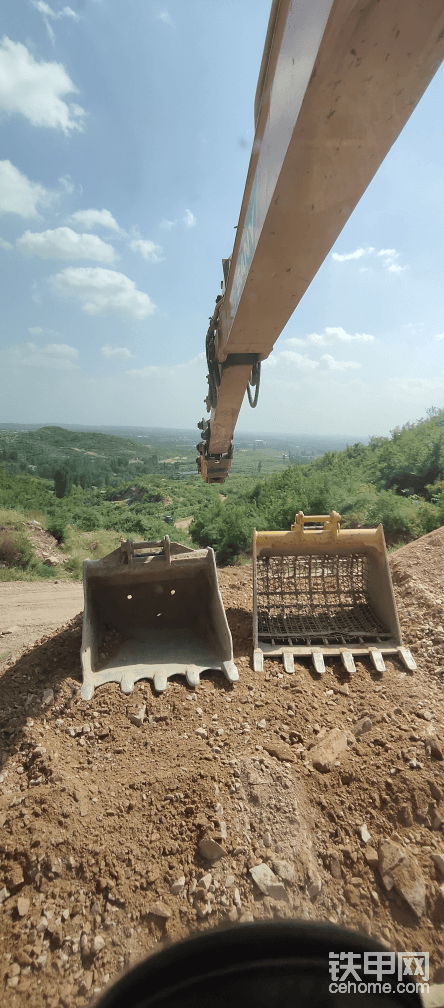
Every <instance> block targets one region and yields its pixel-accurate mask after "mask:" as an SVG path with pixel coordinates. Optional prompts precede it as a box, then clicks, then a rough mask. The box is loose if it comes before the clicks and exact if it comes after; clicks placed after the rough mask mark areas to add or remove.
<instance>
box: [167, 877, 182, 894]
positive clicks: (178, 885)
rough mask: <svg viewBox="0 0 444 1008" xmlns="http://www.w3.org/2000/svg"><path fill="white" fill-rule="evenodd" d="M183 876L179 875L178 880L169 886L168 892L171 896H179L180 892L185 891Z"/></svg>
mask: <svg viewBox="0 0 444 1008" xmlns="http://www.w3.org/2000/svg"><path fill="white" fill-rule="evenodd" d="M185 882H186V879H185V875H181V876H180V878H178V879H176V881H175V882H173V884H172V885H171V886H170V892H171V893H172V894H173V896H179V895H180V893H181V892H183V890H184V889H185Z"/></svg>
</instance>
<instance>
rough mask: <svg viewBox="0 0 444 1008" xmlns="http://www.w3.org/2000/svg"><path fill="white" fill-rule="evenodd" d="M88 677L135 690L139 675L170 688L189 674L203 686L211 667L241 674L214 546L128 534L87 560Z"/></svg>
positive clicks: (89, 686) (86, 685)
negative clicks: (132, 539)
mask: <svg viewBox="0 0 444 1008" xmlns="http://www.w3.org/2000/svg"><path fill="white" fill-rule="evenodd" d="M83 587H84V599H85V604H84V614H83V635H82V651H81V658H82V669H83V685H82V689H81V696H82V699H83V700H90V699H91V697H92V695H93V693H94V689H95V687H96V686H99V685H101V684H102V683H107V682H118V683H120V688H121V690H122V692H123V693H131V692H132V690H133V689H134V683H135V682H136V681H137V680H138V679H152V680H153V683H154V689H155V690H156V691H157V692H159V693H160V692H162V691H163V690H165V689H166V687H167V684H168V678H169V677H170V676H173V675H177V674H182V675H185V676H186V679H187V682H188V684H189V685H190V686H197V685H198V683H199V675H200V673H201V672H203V671H205V670H206V669H222V671H223V672H224V674H225V676H226V678H227V679H228V680H229V682H236V681H237V680H238V678H239V675H238V672H237V669H236V666H235V664H234V661H233V644H232V639H231V634H230V630H229V627H228V623H227V618H226V615H225V610H224V607H223V603H222V598H221V594H220V591H219V586H218V581H217V572H216V563H215V559H214V553H213V550H212V549H203V550H192V549H189V548H188V547H186V546H182V545H181V544H180V543H171V542H170V540H169V538H168V536H165V538H164V539H163V540H162V541H161V542H155V543H150V542H140V543H132V542H129V541H124V542H122V543H121V545H120V546H119V548H118V549H116V550H114V552H113V553H109V554H108V556H106V557H103V559H102V560H85V561H84V564H83Z"/></svg>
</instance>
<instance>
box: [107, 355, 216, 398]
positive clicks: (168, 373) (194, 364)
mask: <svg viewBox="0 0 444 1008" xmlns="http://www.w3.org/2000/svg"><path fill="white" fill-rule="evenodd" d="M205 367H206V355H205V353H199V354H196V357H193V358H192V359H191V360H190V361H186V362H185V363H182V364H164V365H163V366H162V367H160V366H159V365H158V364H146V365H145V367H143V368H131V370H128V371H127V372H126V374H128V375H130V376H131V377H132V378H152V377H154V375H156V374H157V373H158V372H159V371H161V372H162V374H164V375H165V378H170V379H172V380H177V381H178V382H179V384H178V386H177V388H178V391H179V389H181V388H183V372H184V371H187V370H190V371H191V372H192V373H193V374H194V375H196V374H197V375H200V376H202V377H203V375H204V373H205ZM157 387H158V382H156V388H157Z"/></svg>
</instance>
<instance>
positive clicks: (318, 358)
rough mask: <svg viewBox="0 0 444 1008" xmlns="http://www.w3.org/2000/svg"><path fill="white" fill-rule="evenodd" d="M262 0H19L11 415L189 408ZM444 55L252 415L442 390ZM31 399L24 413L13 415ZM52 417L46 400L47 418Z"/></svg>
mask: <svg viewBox="0 0 444 1008" xmlns="http://www.w3.org/2000/svg"><path fill="white" fill-rule="evenodd" d="M269 10H270V0H244V2H243V4H242V5H239V4H238V3H236V2H235V0H219V2H218V3H217V4H216V3H209V2H208V0H170V2H168V3H166V4H163V3H157V2H156V0H146V2H144V3H142V2H141V0H134V3H133V4H132V5H127V6H125V8H124V9H123V8H122V6H121V5H120V4H118V3H117V0H106V2H105V0H73V2H72V5H70V6H62V5H61V4H56V3H55V2H52V3H47V2H46V0H6V3H5V8H4V17H3V30H4V35H3V38H2V39H1V40H0V115H1V119H2V125H3V139H2V144H1V146H0V215H1V218H2V219H1V221H0V256H1V257H2V273H3V300H2V309H3V310H2V322H1V325H0V333H1V336H0V341H1V342H0V367H1V372H2V403H0V424H1V423H22V424H26V423H29V424H41V423H42V421H41V416H42V414H46V415H48V414H51V415H52V416H57V417H59V418H63V419H59V420H58V421H54V422H55V423H57V424H59V425H61V426H63V425H64V424H73V425H80V426H81V425H82V424H85V425H86V426H97V425H100V426H111V427H113V426H126V427H131V426H134V427H140V426H142V427H159V428H164V429H171V428H177V429H179V428H180V429H186V430H189V429H192V428H194V427H196V425H197V422H198V420H200V419H201V418H202V417H207V416H208V415H207V413H206V411H205V406H204V402H203V400H204V398H205V396H206V393H207V383H206V370H207V369H206V362H205V353H204V344H205V332H206V327H207V324H208V317H209V316H210V314H211V313H212V311H213V308H214V302H215V298H216V296H217V294H218V292H219V291H220V280H221V278H222V267H221V260H222V258H225V257H227V256H229V255H230V253H231V250H232V246H233V242H234V234H235V230H234V229H235V226H236V224H237V220H238V216H239V211H240V206H241V200H242V194H243V189H244V184H245V179H246V174H247V170H248V163H249V158H250V152H251V147H252V143H253V106H254V94H255V89H256V83H257V77H258V73H259V66H260V62H261V56H262V49H263V44H264V40H265V34H266V29H267V23H268V16H269ZM443 90H444V68H443V67H441V68H440V69H439V70H438V72H437V74H436V76H435V78H434V79H433V81H432V82H431V84H430V86H429V88H428V89H427V91H426V93H425V95H424V96H423V98H422V99H421V101H420V102H419V104H418V106H417V108H416V109H415V111H414V112H413V114H412V116H411V118H410V120H409V122H408V123H407V125H406V127H405V129H404V131H403V132H402V134H401V136H400V137H399V139H398V140H397V142H396V143H395V144H394V146H393V148H392V150H391V151H390V152H389V154H388V156H387V158H386V159H385V161H384V162H383V164H382V166H381V168H380V169H379V171H378V173H377V175H376V176H375V179H374V180H373V182H372V183H371V184H370V186H369V187H368V189H367V191H366V192H365V194H364V195H363V197H362V199H361V200H360V202H359V204H358V206H357V207H356V209H355V211H354V213H353V214H352V215H351V217H350V219H349V220H348V222H347V224H346V225H345V227H344V229H343V231H342V233H341V235H340V236H339V238H338V241H337V242H336V244H335V246H334V247H333V249H332V250H331V253H330V254H329V255H328V256H327V259H326V260H325V262H324V264H323V265H322V267H321V268H320V270H319V271H318V273H317V275H316V277H315V278H314V280H313V282H312V284H311V286H310V288H309V290H308V291H307V293H306V294H305V296H304V298H303V299H302V301H301V302H300V304H299V306H298V307H297V309H296V311H295V313H294V314H293V316H292V318H291V319H290V321H289V323H288V324H287V326H286V328H285V329H284V331H283V333H282V335H281V336H280V338H279V340H278V341H277V343H276V345H275V349H274V351H273V353H272V354H271V355H270V357H269V358H268V360H267V361H265V362H264V364H263V368H262V380H261V390H260V394H259V403H258V406H257V408H256V409H255V410H253V411H251V410H250V408H249V407H248V404H246V405H245V404H244V406H243V407H242V410H241V413H240V417H239V421H238V427H239V430H243V431H251V432H252V433H254V432H264V431H265V432H268V433H271V432H274V433H275V434H280V433H282V434H284V433H290V432H291V430H294V431H297V433H298V434H299V433H303V432H305V431H307V433H311V434H312V435H313V436H322V435H324V434H325V431H326V430H328V431H329V432H330V433H331V434H337V435H345V436H348V435H349V433H350V431H358V432H359V431H360V432H361V437H368V436H378V435H384V436H388V435H389V432H390V431H391V430H393V429H394V428H395V427H397V426H402V425H403V424H405V423H408V422H412V423H413V422H415V421H417V420H418V419H420V418H422V417H424V416H425V415H426V410H427V409H428V408H430V407H432V406H438V407H441V406H443V405H444V366H443V348H444V301H443V283H442V260H443V258H444V227H443V218H444V206H443V203H444V200H443V188H444V187H443V184H442V173H443V168H442V166H443V164H444V130H443V127H442V125H441V122H440V119H439V116H438V114H437V113H438V110H439V109H440V108H441V107H442V104H443V97H444V96H443ZM18 417H20V419H18ZM48 422H50V421H48Z"/></svg>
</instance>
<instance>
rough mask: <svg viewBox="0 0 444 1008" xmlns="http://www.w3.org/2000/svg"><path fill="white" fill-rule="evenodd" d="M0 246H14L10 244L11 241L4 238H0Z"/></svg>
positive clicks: (5, 247) (9, 247)
mask: <svg viewBox="0 0 444 1008" xmlns="http://www.w3.org/2000/svg"><path fill="white" fill-rule="evenodd" d="M0 248H3V249H12V248H14V246H13V245H11V242H8V241H6V240H5V239H4V238H0Z"/></svg>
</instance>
